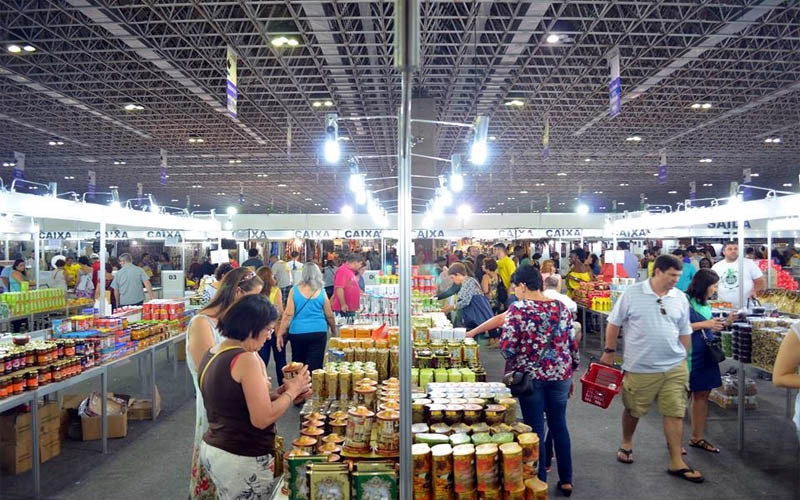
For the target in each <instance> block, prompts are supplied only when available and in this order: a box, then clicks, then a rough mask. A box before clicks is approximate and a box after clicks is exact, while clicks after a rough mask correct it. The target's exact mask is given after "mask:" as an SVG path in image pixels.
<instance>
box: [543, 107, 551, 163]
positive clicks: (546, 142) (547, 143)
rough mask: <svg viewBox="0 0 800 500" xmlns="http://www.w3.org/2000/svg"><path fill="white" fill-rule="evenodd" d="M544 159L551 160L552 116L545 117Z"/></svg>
mask: <svg viewBox="0 0 800 500" xmlns="http://www.w3.org/2000/svg"><path fill="white" fill-rule="evenodd" d="M542 157H543V158H544V159H545V160H546V159H548V158H550V115H544V133H543V134H542Z"/></svg>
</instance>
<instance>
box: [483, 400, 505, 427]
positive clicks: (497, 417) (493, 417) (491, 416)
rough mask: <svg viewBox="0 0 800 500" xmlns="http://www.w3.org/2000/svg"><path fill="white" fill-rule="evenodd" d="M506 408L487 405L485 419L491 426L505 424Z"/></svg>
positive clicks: (484, 413)
mask: <svg viewBox="0 0 800 500" xmlns="http://www.w3.org/2000/svg"><path fill="white" fill-rule="evenodd" d="M505 414H506V407H505V406H503V405H499V404H495V405H487V406H486V408H485V409H484V411H483V415H484V419H485V421H486V423H487V424H489V425H496V424H500V423H504V422H505Z"/></svg>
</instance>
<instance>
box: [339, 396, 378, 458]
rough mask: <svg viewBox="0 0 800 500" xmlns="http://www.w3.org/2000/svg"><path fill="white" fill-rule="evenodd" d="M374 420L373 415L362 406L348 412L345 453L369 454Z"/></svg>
mask: <svg viewBox="0 0 800 500" xmlns="http://www.w3.org/2000/svg"><path fill="white" fill-rule="evenodd" d="M374 419H375V414H374V413H373V412H371V411H370V410H369V409H367V408H365V407H363V406H359V407H357V408H354V409H352V410H350V411H349V412H348V416H347V432H346V435H345V440H344V449H345V450H346V451H348V452H352V453H367V452H369V450H370V439H371V437H372V424H373V421H374Z"/></svg>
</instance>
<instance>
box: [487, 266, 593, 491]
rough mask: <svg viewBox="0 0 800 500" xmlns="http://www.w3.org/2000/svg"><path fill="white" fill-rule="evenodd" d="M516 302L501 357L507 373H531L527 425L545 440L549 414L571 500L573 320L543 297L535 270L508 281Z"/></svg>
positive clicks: (523, 401)
mask: <svg viewBox="0 0 800 500" xmlns="http://www.w3.org/2000/svg"><path fill="white" fill-rule="evenodd" d="M511 283H512V284H514V287H515V288H514V290H515V294H516V296H517V301H516V302H514V303H513V304H511V305H510V306H509V308H508V311H507V312H506V317H505V322H504V324H503V329H502V334H501V335H500V351H501V352H502V353H503V357H505V358H506V370H507V371H512V370H513V371H517V372H524V373H529V374H531V375H532V377H533V393H532V394H531V395H529V396H520V398H519V404H520V408H521V409H522V415H523V418H524V420H525V423H526V424H528V425H530V426H531V427H532V428H533V432H535V433H537V434H538V435H539V436H544V435H545V432H544V417H545V414H547V427H548V432H549V434H550V435H551V436H552V439H553V443H554V444H555V455H556V457H558V459H557V464H558V478H559V481H558V489H559V491H560V492H561V493H562V494H564V495H565V496H570V495H571V494H572V451H571V443H570V437H569V429H568V428H567V400H568V399H569V397H570V396H571V395H572V393H573V390H574V385H573V383H572V374H573V373H574V372H575V370H576V369H577V368H578V364H579V362H580V357H579V356H580V355H579V353H578V341H577V339H576V338H575V335H574V332H573V328H572V316H571V315H570V312H569V310H567V308H566V306H564V305H563V304H562V303H561V302H559V301H557V300H550V299H548V298H547V297H545V296H544V295H543V293H542V275H541V273H539V270H538V269H536V268H534V267H533V266H523V267H521V268H519V269H517V271H516V272H515V273H514V275H513V276H512V277H511ZM546 448H547V447H546V446H545V440H540V442H539V451H540V456H541V459H540V460H539V479H541V480H542V481H545V482H547V468H546V464H547V463H548V462H549V461H550V459H551V458H552V457H549V456H548V452H547V449H546Z"/></svg>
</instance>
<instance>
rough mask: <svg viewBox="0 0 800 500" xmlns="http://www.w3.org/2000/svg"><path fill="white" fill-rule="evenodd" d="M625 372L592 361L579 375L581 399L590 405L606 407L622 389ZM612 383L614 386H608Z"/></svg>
mask: <svg viewBox="0 0 800 500" xmlns="http://www.w3.org/2000/svg"><path fill="white" fill-rule="evenodd" d="M624 376H625V374H624V373H623V372H622V371H621V370H617V369H616V368H612V367H610V366H606V365H601V364H598V363H592V364H591V365H589V370H588V371H587V372H586V373H585V374H584V375H583V377H581V395H582V398H583V401H584V402H586V403H589V404H590V405H595V406H599V407H600V408H603V409H606V408H608V406H609V405H610V404H611V401H612V400H613V399H614V396H616V395H617V394H619V391H620V390H621V389H622V379H623V377H624ZM611 384H614V386H615V387H609V386H610V385H611Z"/></svg>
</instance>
